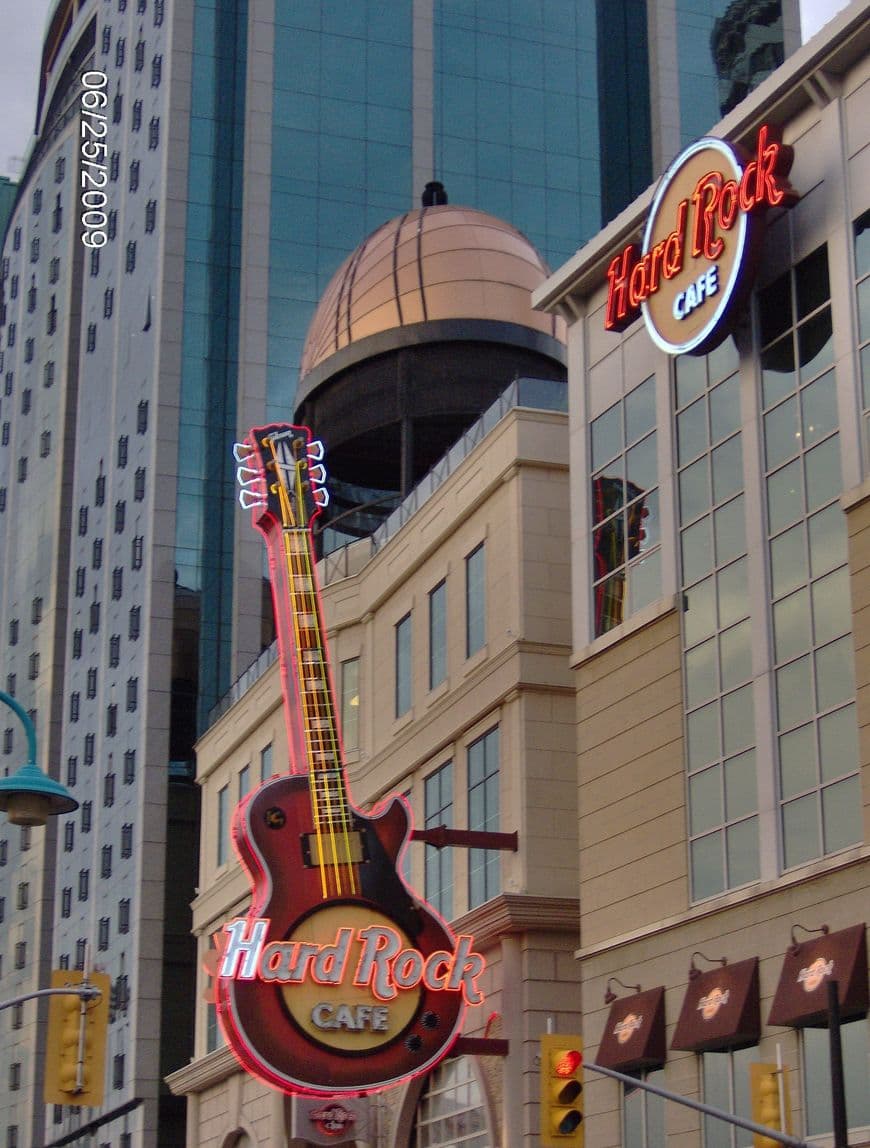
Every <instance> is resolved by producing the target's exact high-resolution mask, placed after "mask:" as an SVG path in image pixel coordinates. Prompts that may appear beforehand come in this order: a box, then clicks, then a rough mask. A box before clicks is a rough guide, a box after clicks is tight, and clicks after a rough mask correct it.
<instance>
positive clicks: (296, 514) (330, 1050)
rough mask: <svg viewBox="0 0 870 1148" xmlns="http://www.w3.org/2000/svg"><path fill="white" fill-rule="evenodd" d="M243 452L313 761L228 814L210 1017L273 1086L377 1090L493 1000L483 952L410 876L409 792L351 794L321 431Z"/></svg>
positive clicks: (289, 681)
mask: <svg viewBox="0 0 870 1148" xmlns="http://www.w3.org/2000/svg"><path fill="white" fill-rule="evenodd" d="M235 455H236V460H237V461H238V463H239V464H240V465H239V468H238V479H239V482H240V484H241V487H242V490H241V494H240V502H241V504H242V506H243V508H245V509H250V510H252V511H253V520H254V526H255V527H256V528H257V529H258V530H259V531H260V533H261V534H262V535H263V537H264V539H265V541H266V546H267V551H268V556H269V565H270V571H271V577H272V594H273V601H274V607H275V615H276V619H275V620H276V624H277V630H278V647H279V654H280V663H281V682H282V689H283V693H284V705H285V713H286V717H287V724H288V729H289V730H290V731H291V736H290V738H289V744H290V745H291V746H292V745H294V744H301V745H302V746H303V747H304V758H305V760H304V761H302V762H299V763H296V762H291V769H290V772H289V773H288V774H287V775H285V776H282V777H277V778H274V779H272V780H270V781H267V782H266V783H265V784H263V785H262V786H260V788H259V789H258V790H256V791H254V792H253V793H251V794H249V795H248V797H246V798H245V800H244V801H242V802H241V803H240V804H239V805H238V806H237V808H236V810H235V813H234V815H233V825H232V833H233V842H234V845H235V847H236V850H237V852H238V854H239V857H240V859H241V861H242V864H243V866H244V867H245V869H246V870H247V873H248V877H249V880H250V882H251V907H250V910H249V912H248V914H247V916H246V917H240V918H237V919H236V920H234V921H230V922H229V923H228V924H226V925H225V926H224V929H223V934H222V936H221V938H220V943H219V948H220V956H219V960H218V962H217V976H216V1000H217V1009H218V1017H219V1019H220V1022H221V1025H222V1027H223V1030H224V1034H225V1036H226V1039H227V1043H228V1045H229V1046H230V1048H231V1049H232V1050H233V1051H234V1053H235V1054H236V1056H237V1057H238V1059H239V1060H240V1061H241V1063H242V1065H243V1066H244V1067H245V1068H246V1069H247V1070H248V1071H249V1072H251V1073H253V1074H254V1075H255V1076H259V1077H260V1078H261V1079H263V1080H264V1081H266V1083H268V1084H270V1085H272V1086H273V1087H275V1088H278V1089H281V1090H282V1091H284V1092H301V1093H313V1094H336V1093H343V1094H359V1093H365V1092H370V1091H373V1090H376V1089H380V1088H386V1087H390V1086H392V1085H395V1084H399V1083H401V1082H402V1081H403V1080H405V1079H407V1078H408V1077H409V1076H415V1075H417V1074H418V1073H421V1072H425V1071H427V1070H428V1069H430V1068H431V1067H432V1066H433V1065H435V1064H436V1063H437V1062H438V1061H439V1060H440V1059H441V1058H442V1057H443V1056H445V1055H446V1054H447V1052H448V1051H449V1050H450V1047H451V1045H452V1044H453V1042H454V1040H455V1039H456V1037H457V1035H458V1033H459V1029H460V1027H461V1024H462V1018H463V1014H464V1010H465V1005H466V1004H479V1003H481V1002H482V1001H483V993H482V991H481V988H480V985H479V981H480V978H481V976H482V974H483V971H484V967H485V966H484V959H483V957H482V956H481V955H480V954H479V953H476V952H475V951H474V949H473V940H472V938H471V937H467V936H459V937H457V936H454V934H453V933H452V932H451V930H450V928H449V927H448V926H447V925H446V924H445V923H444V921H442V920H441V918H440V917H439V916H438V914H437V913H436V912H435V911H434V909H432V908H431V906H429V905H428V904H427V903H426V902H424V901H422V900H420V899H419V898H418V897H416V896H415V895H414V893H413V892H412V890H411V889H409V888H408V886H407V885H406V884H405V882H404V881H403V879H402V877H401V874H400V870H399V865H400V859H401V855H402V853H403V851H404V849H405V847H406V845H407V841H408V838H409V836H410V831H411V825H410V813H409V810H408V807H407V805H406V803H405V802H404V800H403V799H402V798H400V797H393V798H391V799H389V800H388V801H386V802H385V803H384V804H383V805H381V806H379V807H378V808H377V809H375V810H372V811H371V812H370V813H362V812H361V811H360V810H359V809H357V808H356V807H355V806H354V805H352V804H351V801H350V797H349V794H348V789H347V782H346V778H345V770H344V761H343V756H342V749H341V737H340V731H339V726H338V720H337V712H336V705H335V694H334V690H333V686H332V680H331V674H330V669H329V660H328V655H327V648H326V637H325V631H324V627H323V621H322V615H321V607H320V597H319V593H318V589H317V578H316V568H315V560H314V554H313V547H312V541H311V523H312V521H313V520H314V518H315V517H316V515H317V514H318V512H319V510H320V508H321V507H322V506H325V505H326V503H327V501H328V495H327V492H326V490H325V487H324V483H325V481H326V471H325V468H324V466H323V462H322V459H323V447H322V444H321V443H319V442H312V441H311V435H310V432H309V431H308V429H307V428H306V427H299V426H291V425H286V424H272V425H269V426H265V427H259V428H255V429H254V430H252V431H251V432H250V434H249V437H248V439H247V441H246V442H244V443H240V444H237V446H236V449H235Z"/></svg>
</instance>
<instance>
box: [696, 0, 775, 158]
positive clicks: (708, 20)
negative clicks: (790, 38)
mask: <svg viewBox="0 0 870 1148" xmlns="http://www.w3.org/2000/svg"><path fill="white" fill-rule="evenodd" d="M676 17H677V60H678V72H679V95H680V131H681V138H682V142H683V145H684V146H685V145H686V144H690V143H691V142H692V141H693V140H695V139H697V138H698V137H699V136H703V135H706V134H707V132H709V130H710V128H711V127H712V125H713V124H715V123H717V121H718V120H720V119H721V118H722V116H723V115H725V114H726V113H727V112H729V111H730V110H731V108H733V107H734V105H735V104H737V103H738V102H739V101H740V100H741V99H743V97H744V96H745V95H746V94H747V93H748V92H750V91H752V89H753V88H756V87H758V85H759V84H760V83H761V81H762V80H763V79H765V77H766V76H768V75H770V73H771V72H772V71H773V69H774V68H775V67H777V66H778V65H779V64H781V63H782V61H783V59H784V58H785V51H784V42H783V22H782V0H731V3H728V2H727V0H677V3H676Z"/></svg>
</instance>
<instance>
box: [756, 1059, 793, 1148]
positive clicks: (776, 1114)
mask: <svg viewBox="0 0 870 1148" xmlns="http://www.w3.org/2000/svg"><path fill="white" fill-rule="evenodd" d="M780 1073H782V1096H783V1101H784V1103H783V1104H782V1105H781V1104H780V1099H779V1075H780ZM749 1093H750V1097H751V1099H752V1119H753V1120H754V1121H755V1122H756V1124H763V1125H764V1127H765V1128H773V1129H774V1130H775V1131H777V1132H788V1133H789V1134H790V1133H791V1109H790V1107H789V1103H788V1069H787V1068H782V1069H779V1068H777V1066H776V1065H775V1064H750V1066H749ZM783 1109H784V1110H785V1111H783ZM752 1143H753V1145H754V1148H779V1145H780V1141H779V1140H774V1139H773V1138H772V1137H770V1136H762V1135H761V1133H759V1132H756V1133H754V1134H753V1137H752Z"/></svg>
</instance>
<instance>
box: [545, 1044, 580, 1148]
mask: <svg viewBox="0 0 870 1148" xmlns="http://www.w3.org/2000/svg"><path fill="white" fill-rule="evenodd" d="M583 1136H584V1129H583V1038H582V1037H580V1036H576V1035H572V1036H566V1035H563V1034H561V1033H560V1034H555V1033H548V1034H547V1035H546V1036H542V1037H541V1113H540V1141H541V1144H542V1145H543V1146H544V1148H583Z"/></svg>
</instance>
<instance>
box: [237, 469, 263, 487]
mask: <svg viewBox="0 0 870 1148" xmlns="http://www.w3.org/2000/svg"><path fill="white" fill-rule="evenodd" d="M260 478H262V475H261V474H260V472H259V470H252V469H251V467H249V466H240V467H238V468H237V469H236V481H237V482H238V484H239V486H250V485H251V483H254V482H258V481H259V480H260Z"/></svg>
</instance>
